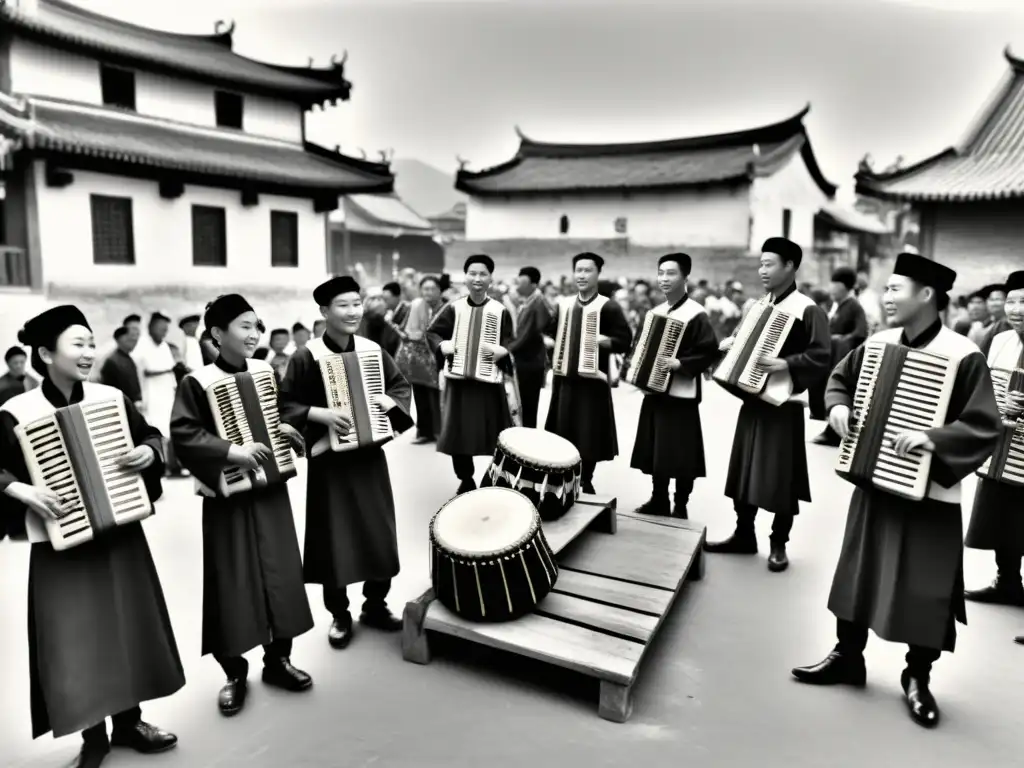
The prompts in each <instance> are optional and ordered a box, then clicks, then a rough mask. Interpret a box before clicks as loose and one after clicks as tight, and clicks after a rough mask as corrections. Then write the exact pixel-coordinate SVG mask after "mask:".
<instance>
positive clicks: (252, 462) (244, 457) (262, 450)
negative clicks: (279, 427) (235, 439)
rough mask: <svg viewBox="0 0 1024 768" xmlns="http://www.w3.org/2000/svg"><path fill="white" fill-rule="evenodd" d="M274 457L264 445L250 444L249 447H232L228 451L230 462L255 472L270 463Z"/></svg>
mask: <svg viewBox="0 0 1024 768" xmlns="http://www.w3.org/2000/svg"><path fill="white" fill-rule="evenodd" d="M273 455H274V454H272V453H271V452H270V449H269V448H268V447H267V446H265V445H264V444H263V443H249V444H248V445H232V446H231V447H230V448H229V449H228V461H230V462H231V463H232V464H237V465H238V466H240V467H242V468H244V469H247V470H249V471H250V472H255V471H256V470H257V469H259V468H260V465H261V464H266V463H267V462H269V461H270V460H271V459H272V458H273Z"/></svg>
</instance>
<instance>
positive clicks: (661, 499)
mask: <svg viewBox="0 0 1024 768" xmlns="http://www.w3.org/2000/svg"><path fill="white" fill-rule="evenodd" d="M635 511H636V513H637V514H638V515H658V516H660V517H665V516H667V515H668V513H669V508H668V496H667V495H666V496H658V495H652V496H651V498H649V499H648V500H647V501H645V502H644V503H643V504H641V505H640V506H639V507H637V508H636V510H635Z"/></svg>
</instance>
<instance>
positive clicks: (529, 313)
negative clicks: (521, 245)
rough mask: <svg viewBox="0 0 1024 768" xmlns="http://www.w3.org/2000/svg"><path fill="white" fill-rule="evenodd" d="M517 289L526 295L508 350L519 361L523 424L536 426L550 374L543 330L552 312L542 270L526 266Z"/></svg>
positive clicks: (520, 275)
mask: <svg viewBox="0 0 1024 768" xmlns="http://www.w3.org/2000/svg"><path fill="white" fill-rule="evenodd" d="M516 290H517V291H518V292H519V295H520V296H521V297H522V298H523V303H522V306H521V307H520V308H519V316H518V318H517V320H516V331H515V333H516V335H515V338H514V339H512V341H511V342H509V347H508V348H509V352H511V353H512V359H513V360H514V361H515V364H516V375H517V376H518V378H519V397H520V399H521V400H522V408H523V410H522V414H523V426H524V427H536V426H537V409H538V408H539V406H540V391H541V390H542V389H544V379H545V378H546V377H547V361H548V351H547V347H546V346H545V344H544V331H545V329H547V327H548V325H549V324H550V322H551V313H550V312H549V311H548V305H547V303H545V301H544V297H543V296H542V295H541V292H540V270H538V269H537V268H536V267H523V268H522V269H521V270H519V280H518V283H517V285H516Z"/></svg>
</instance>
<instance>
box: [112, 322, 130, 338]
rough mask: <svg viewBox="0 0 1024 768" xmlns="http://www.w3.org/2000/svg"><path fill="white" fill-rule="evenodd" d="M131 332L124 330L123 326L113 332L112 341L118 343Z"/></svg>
mask: <svg viewBox="0 0 1024 768" xmlns="http://www.w3.org/2000/svg"><path fill="white" fill-rule="evenodd" d="M129 333H131V331H129V330H128V329H127V328H125V327H124V326H123V325H122V326H121V327H120V328H118V329H117V330H116V331H114V341H120V340H121V339H122V338H123V337H125V336H127V335H128V334H129Z"/></svg>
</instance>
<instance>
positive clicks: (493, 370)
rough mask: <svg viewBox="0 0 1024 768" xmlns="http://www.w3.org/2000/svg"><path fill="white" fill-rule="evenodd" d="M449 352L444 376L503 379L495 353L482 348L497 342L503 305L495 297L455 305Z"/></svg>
mask: <svg viewBox="0 0 1024 768" xmlns="http://www.w3.org/2000/svg"><path fill="white" fill-rule="evenodd" d="M454 309H455V328H454V331H453V333H452V342H453V343H454V344H455V354H454V355H452V359H451V364H450V365H449V368H448V371H447V372H446V373H447V376H448V377H449V378H452V379H475V380H477V381H483V382H486V383H488V384H497V383H499V382H500V381H501V380H502V371H501V369H500V368H498V366H497V365H496V364H495V362H494V356H493V355H491V354H490V353H489V352H485V351H484V350H483V344H485V343H486V344H494V345H495V346H497V345H498V343H499V342H500V339H501V315H502V312H503V310H504V307H502V306H501V304H499V303H498V302H496V301H493V300H492V301H488V302H487V303H485V304H484V305H483V306H480V307H473V306H470V304H469V303H468V302H463V303H460V304H459V305H456V307H455V308H454Z"/></svg>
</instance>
